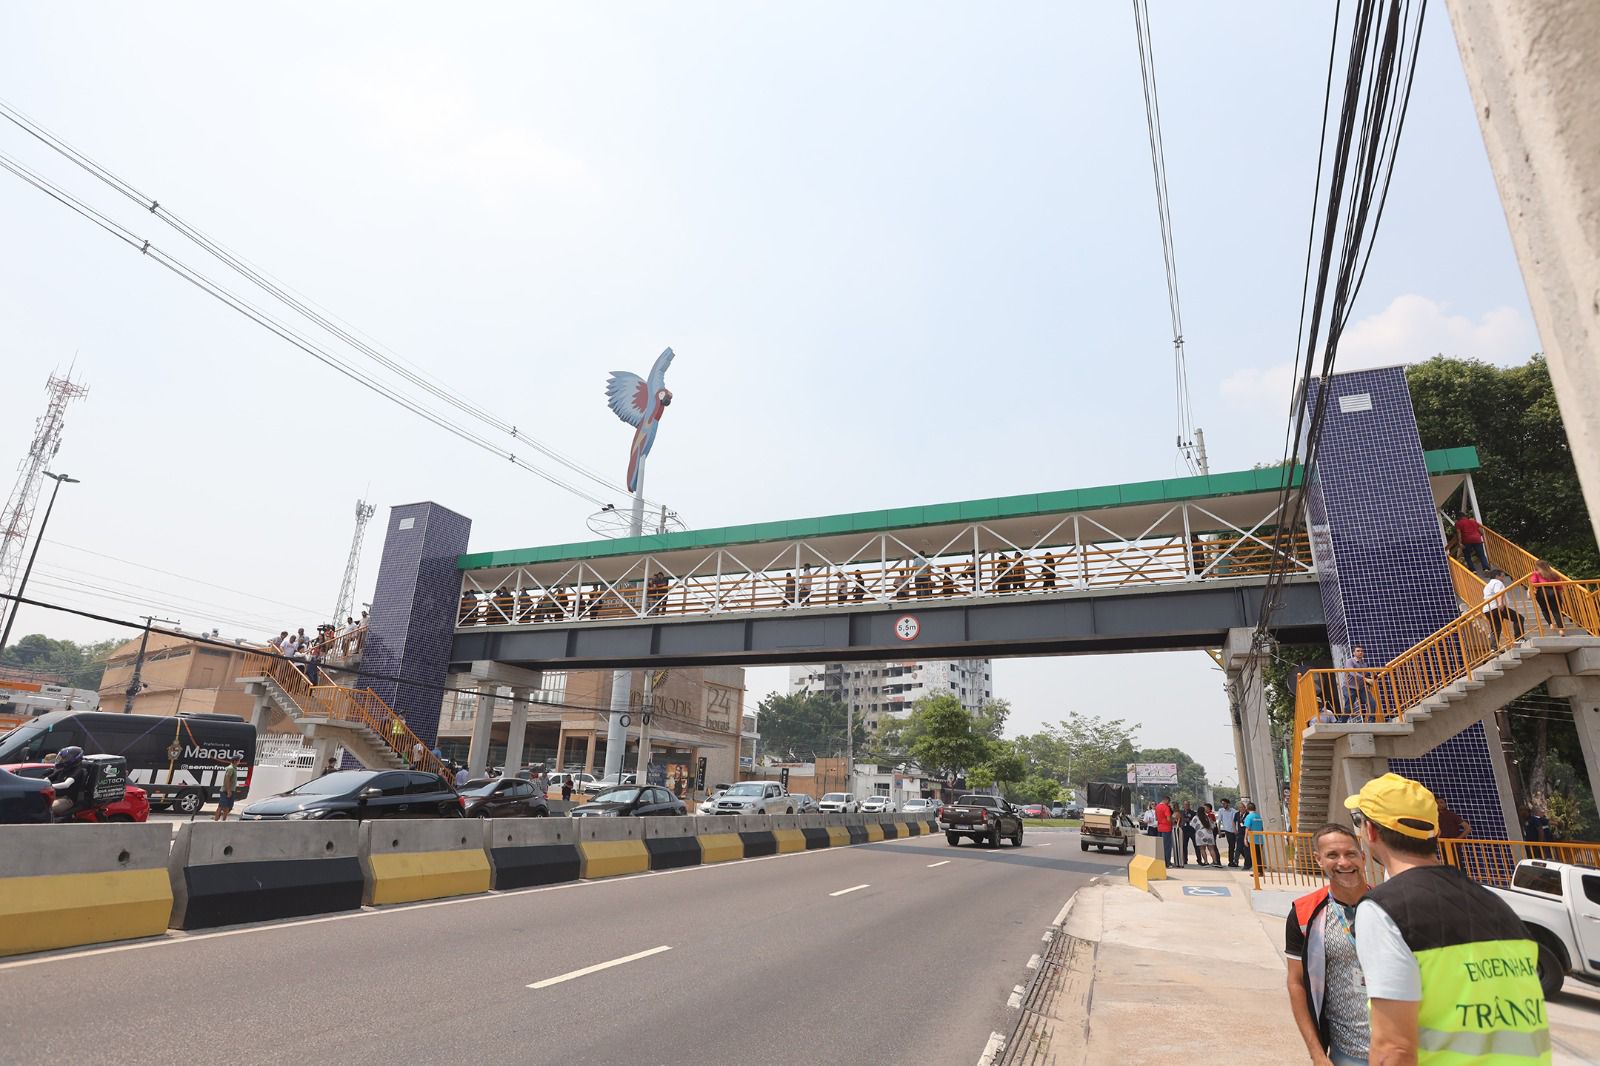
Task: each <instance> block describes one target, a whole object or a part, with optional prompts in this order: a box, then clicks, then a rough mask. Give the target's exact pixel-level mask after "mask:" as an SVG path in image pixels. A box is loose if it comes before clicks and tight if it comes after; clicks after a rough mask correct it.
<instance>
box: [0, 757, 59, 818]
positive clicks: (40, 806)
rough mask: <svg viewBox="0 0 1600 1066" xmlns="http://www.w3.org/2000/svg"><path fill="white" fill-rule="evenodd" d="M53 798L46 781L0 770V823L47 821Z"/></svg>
mask: <svg viewBox="0 0 1600 1066" xmlns="http://www.w3.org/2000/svg"><path fill="white" fill-rule="evenodd" d="M53 799H55V789H53V788H51V787H50V783H49V782H48V781H41V780H39V779H37V778H33V777H23V776H21V775H19V774H14V773H11V772H10V771H9V770H0V825H20V824H25V823H29V822H48V821H50V801H51V800H53Z"/></svg>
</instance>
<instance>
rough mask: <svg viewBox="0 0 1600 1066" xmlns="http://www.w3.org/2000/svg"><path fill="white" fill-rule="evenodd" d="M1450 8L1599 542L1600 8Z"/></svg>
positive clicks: (1459, 3) (1454, 4)
mask: <svg viewBox="0 0 1600 1066" xmlns="http://www.w3.org/2000/svg"><path fill="white" fill-rule="evenodd" d="M1445 6H1446V7H1447V9H1448V10H1449V12H1450V24H1451V26H1452V28H1454V30H1455V37H1456V45H1457V47H1458V48H1459V49H1460V51H1461V66H1462V69H1463V70H1464V71H1465V72H1466V75H1467V88H1468V89H1469V90H1470V91H1471V93H1472V103H1473V111H1474V112H1475V113H1476V114H1477V116H1478V125H1479V127H1480V128H1481V130H1482V132H1483V146H1484V148H1485V149H1486V151H1487V154H1488V156H1489V169H1490V170H1491V171H1492V172H1493V173H1494V180H1495V184H1496V185H1497V186H1498V187H1499V190H1500V202H1501V205H1502V206H1503V207H1504V208H1505V213H1506V223H1507V225H1508V227H1509V229H1510V230H1511V243H1512V245H1513V246H1514V247H1515V248H1516V250H1517V261H1518V263H1519V264H1520V265H1521V267H1522V280H1523V284H1524V285H1525V286H1526V287H1527V290H1528V304H1529V305H1530V306H1531V307H1532V309H1533V320H1534V323H1535V324H1536V325H1537V326H1538V327H1539V340H1540V341H1541V342H1542V345H1543V348H1544V355H1545V358H1546V359H1547V360H1548V361H1549V365H1550V380H1551V381H1552V382H1553V383H1554V385H1555V390H1556V400H1557V402H1558V403H1559V404H1560V406H1561V420H1562V422H1563V423H1564V424H1565V426H1566V430H1567V441H1568V443H1569V444H1570V445H1571V447H1572V459H1573V464H1574V465H1575V466H1576V467H1577V471H1578V482H1579V484H1581V485H1582V486H1583V494H1584V498H1585V499H1586V500H1587V501H1588V502H1589V521H1590V522H1591V523H1592V524H1593V526H1594V530H1595V535H1596V536H1597V537H1600V360H1597V359H1596V358H1595V350H1596V348H1597V347H1600V308H1597V305H1596V303H1595V299H1594V294H1595V293H1596V292H1600V225H1597V224H1596V219H1597V218H1600V130H1597V128H1596V126H1595V122H1594V115H1595V114H1596V112H1597V111H1600V5H1596V4H1594V3H1592V2H1591V0H1447V2H1446V5H1445Z"/></svg>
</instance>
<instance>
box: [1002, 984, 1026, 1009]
mask: <svg viewBox="0 0 1600 1066" xmlns="http://www.w3.org/2000/svg"><path fill="white" fill-rule="evenodd" d="M1027 993H1028V990H1027V989H1026V988H1023V987H1022V986H1021V985H1018V986H1017V987H1016V988H1013V989H1012V990H1011V998H1010V999H1008V1000H1006V1007H1007V1008H1009V1009H1010V1010H1016V1009H1017V1008H1018V1007H1020V1006H1022V997H1023V996H1025V995H1027Z"/></svg>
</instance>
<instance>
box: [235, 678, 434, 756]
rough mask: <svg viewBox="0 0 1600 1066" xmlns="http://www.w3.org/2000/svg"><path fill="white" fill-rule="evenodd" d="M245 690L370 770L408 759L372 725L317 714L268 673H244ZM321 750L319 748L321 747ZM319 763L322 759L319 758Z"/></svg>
mask: <svg viewBox="0 0 1600 1066" xmlns="http://www.w3.org/2000/svg"><path fill="white" fill-rule="evenodd" d="M239 680H241V681H243V682H244V687H245V691H246V692H248V693H250V694H251V695H252V696H256V697H258V698H260V697H264V698H266V699H268V700H270V701H271V702H272V704H273V706H275V707H277V708H278V710H280V711H282V712H283V713H284V715H285V716H286V717H287V718H288V719H289V721H291V722H293V723H294V724H295V727H296V728H298V729H299V730H300V732H301V733H303V734H305V736H306V737H307V738H309V739H310V740H311V741H312V742H313V743H319V742H320V743H324V744H326V745H327V746H328V747H329V748H330V749H331V746H332V745H333V744H338V745H340V746H342V747H343V748H344V750H345V751H347V752H349V753H350V755H351V756H352V757H354V758H355V760H356V761H357V762H359V763H360V764H361V765H362V766H364V767H366V768H367V769H369V770H401V769H404V768H405V765H406V762H405V760H404V759H402V758H401V757H400V753H399V752H397V751H395V750H394V749H393V748H391V747H390V746H389V744H388V743H387V742H386V741H385V740H384V739H383V738H382V737H380V736H379V735H378V734H377V733H376V732H375V731H374V730H373V729H372V728H371V727H370V726H367V725H366V724H364V723H362V722H350V721H346V720H344V719H342V718H328V717H325V716H320V715H318V714H317V709H316V707H315V706H312V707H309V708H308V707H301V706H300V704H298V703H296V702H295V700H294V697H292V696H291V695H289V693H288V692H286V691H284V689H283V686H282V685H279V684H278V682H277V681H275V680H273V679H272V678H271V677H269V676H265V675H263V676H259V677H244V678H240V679H239ZM319 750H320V749H319ZM318 765H319V766H320V765H321V764H320V761H319V764H318Z"/></svg>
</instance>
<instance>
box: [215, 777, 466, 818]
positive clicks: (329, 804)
mask: <svg viewBox="0 0 1600 1066" xmlns="http://www.w3.org/2000/svg"><path fill="white" fill-rule="evenodd" d="M464 813H465V812H464V810H463V804H462V799H461V797H460V796H458V795H456V790H455V789H454V788H452V787H451V786H450V785H449V784H448V783H447V782H446V781H445V779H444V778H442V777H440V776H439V775H438V774H428V773H423V772H421V771H419V770H338V771H336V772H334V773H331V774H324V775H323V776H321V777H318V778H314V779H312V780H310V781H307V782H306V783H305V784H303V785H301V786H299V787H298V788H292V789H290V790H289V791H288V792H285V793H284V794H283V795H281V796H273V797H272V798H271V799H267V800H261V801H259V802H257V803H252V804H250V806H249V807H246V808H245V809H244V810H242V811H241V812H240V813H239V817H240V818H241V819H243V820H244V821H247V822H248V821H260V820H271V819H279V818H291V819H300V818H355V819H358V820H359V819H363V818H460V817H462V816H463V815H464Z"/></svg>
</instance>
